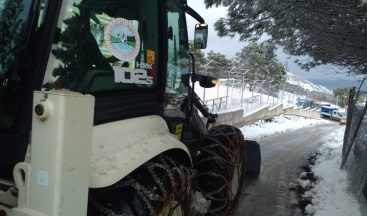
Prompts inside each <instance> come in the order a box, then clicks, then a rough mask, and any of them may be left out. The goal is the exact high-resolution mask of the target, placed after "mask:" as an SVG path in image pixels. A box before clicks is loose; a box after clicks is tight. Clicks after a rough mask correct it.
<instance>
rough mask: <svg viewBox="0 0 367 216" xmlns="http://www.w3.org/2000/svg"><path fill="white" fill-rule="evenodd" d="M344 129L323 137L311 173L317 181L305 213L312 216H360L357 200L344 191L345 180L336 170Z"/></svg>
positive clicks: (346, 181) (346, 182)
mask: <svg viewBox="0 0 367 216" xmlns="http://www.w3.org/2000/svg"><path fill="white" fill-rule="evenodd" d="M344 130H345V127H341V128H339V129H337V130H336V131H334V132H333V133H331V134H329V135H327V137H326V138H325V143H324V144H323V146H322V147H321V149H320V153H321V154H320V156H318V158H317V160H316V163H315V165H314V166H313V167H312V171H313V172H314V174H315V176H317V177H318V178H319V179H320V180H319V181H318V182H317V183H316V184H315V185H314V187H313V188H312V189H311V191H310V193H311V194H312V197H313V198H312V204H310V205H308V206H307V207H306V213H308V214H309V215H314V216H347V215H350V216H360V215H362V214H361V213H360V207H359V205H358V201H357V200H356V199H355V198H354V197H353V196H352V195H351V194H350V193H349V192H348V190H347V187H348V177H347V173H346V172H345V171H344V170H341V169H339V166H340V163H341V152H342V147H343V143H342V141H343V136H344Z"/></svg>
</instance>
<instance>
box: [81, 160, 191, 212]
mask: <svg viewBox="0 0 367 216" xmlns="http://www.w3.org/2000/svg"><path fill="white" fill-rule="evenodd" d="M190 204H191V172H190V169H189V168H187V167H186V166H184V165H183V164H182V163H179V162H177V161H175V160H173V159H172V158H171V157H169V156H167V155H160V156H157V157H155V158H154V159H152V160H150V161H149V162H147V163H146V164H144V165H143V166H141V167H139V168H138V169H137V170H135V171H134V172H132V173H131V174H129V175H128V176H127V177H125V178H124V179H122V180H121V181H120V182H118V183H116V184H114V185H112V186H109V187H106V188H101V189H90V192H89V204H88V216H110V215H126V216H146V215H150V216H156V215H159V216H168V215H172V216H183V215H191V208H190Z"/></svg>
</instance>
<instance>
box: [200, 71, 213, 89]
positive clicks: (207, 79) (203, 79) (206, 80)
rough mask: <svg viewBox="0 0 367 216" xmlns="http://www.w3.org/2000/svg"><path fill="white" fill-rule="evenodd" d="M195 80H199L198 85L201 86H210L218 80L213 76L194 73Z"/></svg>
mask: <svg viewBox="0 0 367 216" xmlns="http://www.w3.org/2000/svg"><path fill="white" fill-rule="evenodd" d="M196 80H197V81H199V84H200V86H201V87H203V88H212V87H215V86H216V85H217V83H218V80H217V79H216V78H214V77H211V76H205V75H199V74H197V75H196Z"/></svg>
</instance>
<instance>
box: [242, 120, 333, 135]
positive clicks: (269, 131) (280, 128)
mask: <svg viewBox="0 0 367 216" xmlns="http://www.w3.org/2000/svg"><path fill="white" fill-rule="evenodd" d="M316 124H330V122H329V121H326V120H317V119H308V118H304V117H299V116H291V115H281V116H276V117H274V118H273V120H272V121H271V122H266V121H258V122H256V123H255V124H252V125H248V126H245V127H242V128H241V131H242V133H243V134H244V136H245V138H246V139H258V138H261V137H264V136H269V135H273V134H279V133H285V132H289V131H295V130H297V129H300V128H303V127H307V126H311V125H316Z"/></svg>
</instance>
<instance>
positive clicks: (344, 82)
mask: <svg viewBox="0 0 367 216" xmlns="http://www.w3.org/2000/svg"><path fill="white" fill-rule="evenodd" d="M188 5H190V7H192V8H193V9H194V10H196V11H197V12H198V13H199V14H200V15H201V16H202V17H203V18H204V19H205V21H206V22H207V23H208V25H209V40H208V47H207V48H206V50H204V52H209V51H210V50H213V51H215V52H220V53H223V54H225V55H226V56H227V57H229V58H232V57H235V56H236V53H237V52H239V51H241V49H242V48H243V47H244V46H245V45H246V43H244V42H239V40H238V37H237V38H230V37H223V38H220V37H218V36H217V33H216V32H215V30H214V23H215V21H217V20H218V19H219V18H220V17H225V16H226V11H227V10H226V8H224V7H218V8H216V7H213V8H209V9H206V8H205V4H204V0H188ZM187 22H188V29H189V37H190V39H193V35H194V26H195V24H196V23H197V21H196V20H194V19H193V18H191V17H190V16H187ZM277 56H278V59H279V61H280V62H282V63H283V64H287V65H288V68H289V71H290V72H292V73H295V74H297V75H299V76H301V77H303V78H305V79H308V80H310V81H312V82H315V83H317V84H323V85H325V86H326V87H328V88H330V89H333V88H336V87H350V86H353V85H356V84H355V83H353V82H352V81H350V80H351V78H348V77H347V76H346V75H336V74H335V72H334V71H333V70H331V69H330V68H329V67H319V68H317V69H314V70H312V71H310V72H307V71H304V70H302V69H301V68H300V67H298V65H296V64H295V63H294V60H295V58H294V57H291V56H288V55H286V54H285V53H284V52H282V51H281V50H279V51H278V52H277ZM348 80H349V81H348Z"/></svg>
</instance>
